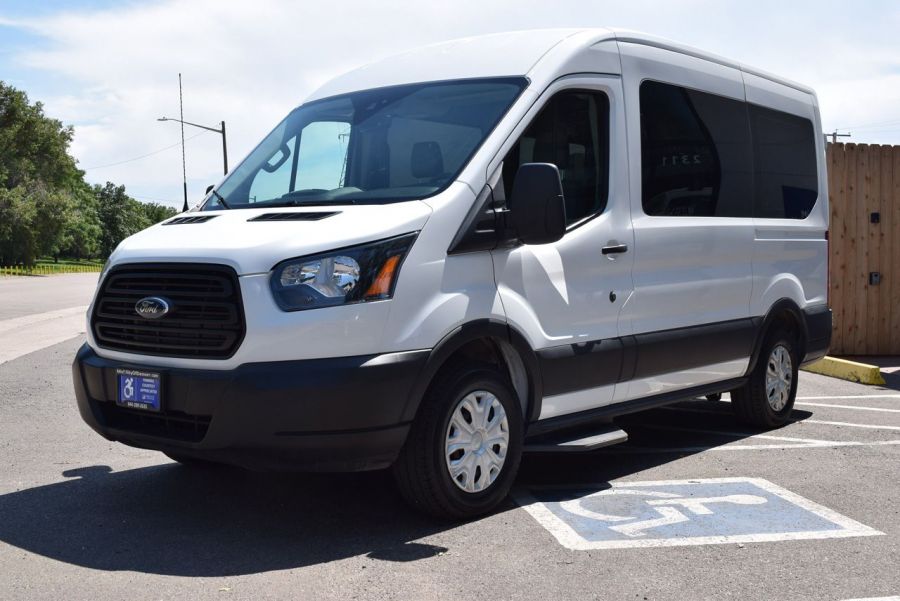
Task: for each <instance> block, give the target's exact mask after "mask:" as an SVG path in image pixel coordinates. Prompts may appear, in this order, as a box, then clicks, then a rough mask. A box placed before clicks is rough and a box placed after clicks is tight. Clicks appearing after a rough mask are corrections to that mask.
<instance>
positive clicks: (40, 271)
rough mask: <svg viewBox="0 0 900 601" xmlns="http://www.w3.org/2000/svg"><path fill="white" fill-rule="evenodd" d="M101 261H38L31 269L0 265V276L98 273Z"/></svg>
mask: <svg viewBox="0 0 900 601" xmlns="http://www.w3.org/2000/svg"><path fill="white" fill-rule="evenodd" d="M101 269H103V262H102V261H95V260H91V259H60V260H59V262H54V261H53V259H40V260H39V261H37V263H35V264H34V265H33V266H31V267H25V266H24V265H11V266H3V265H0V276H4V275H55V274H58V273H99V272H100V270H101Z"/></svg>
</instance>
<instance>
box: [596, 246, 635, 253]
mask: <svg viewBox="0 0 900 601" xmlns="http://www.w3.org/2000/svg"><path fill="white" fill-rule="evenodd" d="M600 252H602V253H603V254H604V255H615V254H618V253H624V252H628V245H627V244H614V245H613V246H604V247H603V248H602V249H601V250H600Z"/></svg>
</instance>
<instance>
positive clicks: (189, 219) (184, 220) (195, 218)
mask: <svg viewBox="0 0 900 601" xmlns="http://www.w3.org/2000/svg"><path fill="white" fill-rule="evenodd" d="M216 217H218V215H188V216H186V217H176V218H175V219H169V220H168V221H166V222H165V223H163V225H179V224H188V223H206V222H207V221H209V220H210V219H215V218H216Z"/></svg>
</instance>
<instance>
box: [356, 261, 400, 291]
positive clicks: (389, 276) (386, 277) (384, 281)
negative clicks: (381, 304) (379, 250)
mask: <svg viewBox="0 0 900 601" xmlns="http://www.w3.org/2000/svg"><path fill="white" fill-rule="evenodd" d="M399 265H400V255H394V256H393V257H389V258H388V260H387V261H385V262H384V265H382V266H381V269H379V270H378V275H376V276H375V281H374V282H372V285H371V286H369V289H368V290H366V293H365V295H364V298H365V299H367V300H371V299H375V298H382V297H386V296H388V295H389V294H390V292H391V284H392V283H393V281H394V276H395V275H396V274H397V267H398V266H399Z"/></svg>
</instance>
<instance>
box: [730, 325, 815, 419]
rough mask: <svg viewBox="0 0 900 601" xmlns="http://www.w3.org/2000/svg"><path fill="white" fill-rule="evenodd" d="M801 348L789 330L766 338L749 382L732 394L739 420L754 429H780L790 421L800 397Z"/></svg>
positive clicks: (774, 333)
mask: <svg viewBox="0 0 900 601" xmlns="http://www.w3.org/2000/svg"><path fill="white" fill-rule="evenodd" d="M798 366H799V361H798V354H797V346H796V342H795V341H794V338H793V337H792V336H791V335H790V333H789V332H787V331H785V330H781V329H778V330H775V331H773V332H772V333H771V334H769V335H768V336H767V337H766V340H765V343H764V344H763V348H762V351H761V353H760V356H759V360H758V361H757V364H756V367H754V369H753V371H752V372H751V373H750V378H749V380H748V381H747V383H746V384H745V385H744V386H743V387H741V388H739V389H737V390H734V391H732V392H731V405H732V407H733V409H734V412H735V414H736V415H737V417H738V419H739V420H740V421H742V422H744V423H746V424H749V425H752V426H760V427H763V428H776V427H778V426H783V425H784V424H786V423H787V422H788V420H789V419H790V415H791V411H793V409H794V400H795V398H796V396H797V373H798V372H797V368H798Z"/></svg>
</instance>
